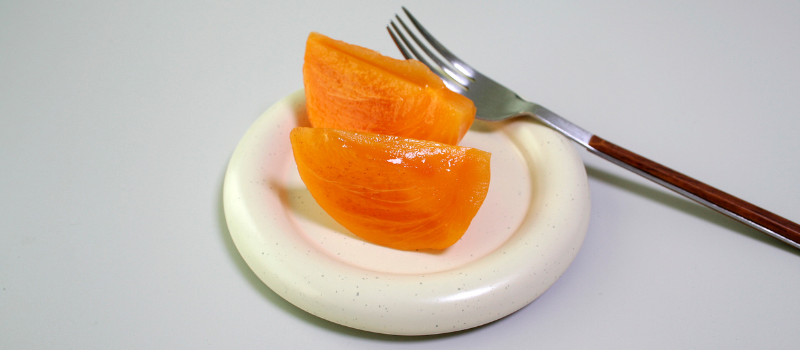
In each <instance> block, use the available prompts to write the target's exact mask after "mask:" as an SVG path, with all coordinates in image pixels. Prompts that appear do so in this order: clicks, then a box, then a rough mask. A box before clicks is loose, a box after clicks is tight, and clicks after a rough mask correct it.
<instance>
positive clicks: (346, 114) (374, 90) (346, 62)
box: [303, 33, 475, 145]
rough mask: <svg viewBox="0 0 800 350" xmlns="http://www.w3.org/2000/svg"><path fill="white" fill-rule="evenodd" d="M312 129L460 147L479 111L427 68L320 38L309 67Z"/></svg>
mask: <svg viewBox="0 0 800 350" xmlns="http://www.w3.org/2000/svg"><path fill="white" fill-rule="evenodd" d="M303 83H304V86H305V91H306V101H307V102H306V106H307V108H308V119H309V121H310V122H311V125H312V126H314V127H321V128H333V129H343V130H353V131H365V132H371V133H377V134H389V135H396V136H402V137H407V138H413V139H419V140H430V141H436V142H441V143H446V144H450V145H457V144H458V142H460V141H461V139H462V138H463V137H464V134H466V132H467V130H469V128H470V126H471V125H472V122H473V121H474V120H475V105H474V104H473V103H472V101H471V100H470V99H468V98H466V97H464V96H462V95H460V94H457V93H455V92H453V91H450V90H449V89H447V87H445V85H444V83H442V80H441V79H440V78H439V77H438V76H437V75H436V74H434V73H433V72H431V70H430V69H429V68H428V67H427V66H425V65H424V64H423V63H421V62H419V61H416V60H398V59H394V58H391V57H387V56H383V55H381V54H380V53H378V52H376V51H373V50H369V49H366V48H363V47H359V46H356V45H351V44H348V43H345V42H342V41H338V40H334V39H331V38H329V37H327V36H324V35H322V34H319V33H311V34H310V35H309V36H308V41H307V42H306V52H305V62H304V64H303Z"/></svg>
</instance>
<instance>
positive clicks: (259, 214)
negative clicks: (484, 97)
mask: <svg viewBox="0 0 800 350" xmlns="http://www.w3.org/2000/svg"><path fill="white" fill-rule="evenodd" d="M307 125H308V122H307V119H306V115H305V96H304V93H303V91H302V90H301V91H298V92H295V93H293V94H291V95H289V96H288V97H286V98H284V99H283V100H281V101H279V102H278V103H276V104H275V105H274V106H272V107H271V108H270V109H269V110H267V111H266V112H264V114H263V115H262V116H261V117H260V118H258V120H257V121H256V122H255V123H254V124H253V125H252V126H251V127H250V129H249V130H248V131H247V133H246V134H245V136H244V137H243V138H242V140H241V141H240V143H239V145H238V146H237V148H236V150H235V151H234V153H233V156H232V157H231V160H230V164H229V165H228V170H227V173H226V175H225V183H224V191H223V192H224V195H223V201H224V207H225V216H226V219H227V222H228V228H229V230H230V233H231V236H232V238H233V241H234V243H235V244H236V247H237V248H238V250H239V252H240V254H241V255H242V257H243V258H244V260H245V261H246V262H247V264H248V265H249V266H250V268H251V269H252V270H253V272H255V274H256V275H258V277H259V278H260V279H261V280H262V281H264V283H266V284H267V285H268V286H269V287H270V288H271V289H272V290H273V291H275V293H277V294H279V295H280V296H281V297H283V298H285V299H286V300H288V301H289V302H291V303H292V304H294V305H296V306H297V307H299V308H301V309H303V310H305V311H307V312H309V313H312V314H314V315H317V316H319V317H322V318H324V319H327V320H329V321H332V322H335V323H338V324H342V325H345V326H349V327H353V328H357V329H362V330H366V331H371V332H377V333H386V334H398V335H424V334H437V333H445V332H452V331H458V330H463V329H467V328H471V327H476V326H479V325H482V324H485V323H489V322H492V321H494V320H497V319H499V318H502V317H504V316H506V315H509V314H511V313H513V312H514V311H517V310H519V309H520V308H522V307H524V306H525V305H527V304H528V303H530V302H531V301H533V300H534V299H536V298H537V297H538V296H540V295H541V294H542V293H544V292H545V290H547V288H549V287H550V286H551V285H552V284H553V282H555V281H556V279H558V277H559V276H561V274H562V273H563V272H564V271H565V270H566V269H567V266H568V265H569V264H570V263H571V262H572V260H573V259H574V257H575V255H576V254H577V252H578V250H579V248H580V246H581V243H582V242H583V238H584V236H585V233H586V228H587V225H588V221H589V188H588V183H587V179H586V172H585V169H584V166H583V163H582V161H581V159H580V158H579V156H578V154H577V152H576V151H575V148H574V146H573V145H572V144H571V143H570V142H569V141H568V140H567V139H566V138H564V137H563V136H561V135H559V134H557V133H556V132H554V131H552V130H550V129H548V128H546V127H544V126H542V125H540V124H537V123H534V122H532V121H515V122H510V123H504V124H498V123H495V124H489V123H483V122H480V121H476V122H475V124H474V126H473V128H472V129H471V130H470V132H469V133H468V134H467V136H466V137H465V138H464V140H463V141H462V143H461V145H462V146H469V147H475V148H479V149H482V150H485V151H489V152H492V160H491V171H492V174H491V176H492V177H491V184H490V186H489V193H488V195H487V198H486V200H485V201H484V203H483V206H482V207H481V209H480V210H479V211H478V214H477V215H476V217H475V219H474V220H473V221H472V224H471V225H470V228H469V230H467V232H466V234H465V235H464V237H463V238H462V239H461V240H460V241H458V242H457V243H456V244H455V245H453V246H452V247H450V248H448V249H446V250H444V251H424V252H409V251H398V250H393V249H389V248H384V247H380V246H376V245H373V244H371V243H367V242H365V241H363V240H361V239H359V238H358V237H356V236H354V235H353V234H351V233H349V232H348V231H347V230H346V229H344V228H343V227H342V226H340V225H339V224H338V223H337V222H336V221H334V220H333V219H332V218H331V217H330V216H328V215H327V214H326V213H325V212H324V211H323V210H322V209H321V208H320V207H319V206H318V205H317V203H316V202H315V201H314V199H313V198H312V197H311V195H310V194H309V192H308V190H307V189H306V188H305V186H304V185H303V182H302V181H301V180H300V177H299V175H298V173H297V167H296V165H295V162H294V158H293V155H292V148H291V144H290V142H289V131H291V130H292V128H294V127H296V126H307Z"/></svg>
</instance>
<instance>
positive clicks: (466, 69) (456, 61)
mask: <svg viewBox="0 0 800 350" xmlns="http://www.w3.org/2000/svg"><path fill="white" fill-rule="evenodd" d="M403 12H405V13H406V16H408V19H410V20H411V23H413V24H414V27H416V28H417V30H418V31H419V33H420V34H422V36H423V37H425V40H427V41H428V43H430V44H431V46H433V48H434V49H436V51H438V52H439V54H441V55H442V57H444V58H445V59H447V60H448V61H450V63H451V64H452V65H453V67H455V68H456V69H458V70H459V71H461V73H464V75H466V76H468V77H470V78H472V79H475V78H477V77H478V76H479V75H480V73H478V71H476V70H475V69H474V68H472V67H470V65H468V64H466V63H464V61H462V60H461V59H460V58H458V57H456V55H454V54H453V53H452V52H450V50H448V49H447V48H446V47H444V45H442V44H441V43H440V42H439V41H438V40H436V38H434V37H433V35H431V33H429V32H428V31H427V30H426V29H425V27H423V26H422V24H421V23H419V21H417V19H416V18H414V15H412V14H411V12H409V11H408V9H406V8H405V6H403Z"/></svg>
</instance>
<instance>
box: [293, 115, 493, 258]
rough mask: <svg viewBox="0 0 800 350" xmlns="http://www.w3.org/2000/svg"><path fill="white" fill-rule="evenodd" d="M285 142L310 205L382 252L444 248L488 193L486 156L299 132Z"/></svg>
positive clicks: (423, 144) (400, 141) (378, 138)
mask: <svg viewBox="0 0 800 350" xmlns="http://www.w3.org/2000/svg"><path fill="white" fill-rule="evenodd" d="M290 138H291V142H292V150H293V151H294V158H295V161H296V162H297V169H298V170H299V172H300V177H301V178H302V180H303V182H304V183H305V184H306V187H308V190H309V191H310V192H311V195H312V196H313V197H314V199H315V200H316V201H317V203H319V205H320V206H321V207H322V208H323V209H324V210H325V211H326V212H327V213H328V214H329V215H330V216H331V217H333V218H334V219H335V220H336V221H338V222H339V223H340V224H342V226H344V227H345V228H347V229H348V230H350V231H351V232H352V233H353V234H355V235H356V236H358V237H361V238H362V239H364V240H366V241H368V242H372V243H375V244H379V245H383V246H387V247H390V248H395V249H401V250H416V249H444V248H447V247H449V246H450V245H452V244H453V243H455V242H456V241H458V240H459V239H460V238H461V236H463V235H464V232H465V231H466V230H467V228H468V227H469V224H470V222H471V221H472V218H473V217H474V216H475V214H476V213H477V212H478V209H479V208H480V206H481V204H482V203H483V200H484V198H486V193H487V191H488V189H489V175H490V173H489V160H490V157H491V154H490V153H488V152H485V151H481V150H478V149H474V148H468V147H460V146H452V145H447V144H442V143H437V142H432V141H421V140H413V139H407V138H402V137H397V136H390V135H381V134H372V133H361V132H353V131H344V130H335V129H323V128H306V127H298V128H295V129H293V130H292V132H291V134H290Z"/></svg>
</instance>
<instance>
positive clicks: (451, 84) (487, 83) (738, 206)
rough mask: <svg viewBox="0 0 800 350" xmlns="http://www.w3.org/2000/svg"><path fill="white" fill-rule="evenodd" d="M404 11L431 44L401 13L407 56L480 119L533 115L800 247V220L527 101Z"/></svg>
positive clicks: (394, 30)
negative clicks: (437, 78) (468, 104)
mask: <svg viewBox="0 0 800 350" xmlns="http://www.w3.org/2000/svg"><path fill="white" fill-rule="evenodd" d="M403 11H404V12H405V14H406V15H407V16H408V19H409V20H410V21H411V23H412V24H413V26H414V27H415V28H416V30H417V32H418V33H419V34H421V35H422V37H424V38H425V40H426V41H427V44H426V43H424V42H423V41H422V40H420V39H419V38H418V37H417V35H415V34H414V32H413V31H412V30H410V28H409V27H408V26H406V23H405V22H403V20H402V19H401V18H400V16H397V15H395V18H396V19H397V22H398V23H400V27H402V30H401V28H400V27H398V26H397V24H395V23H394V21H391V22H390V25H389V26H387V27H386V29H387V30H388V31H389V34H390V35H391V36H392V39H393V40H394V42H395V44H396V45H397V47H398V48H399V49H400V51H401V52H402V54H403V56H405V58H407V59H417V60H419V61H421V62H422V63H424V64H425V65H427V66H428V67H430V68H431V70H433V72H434V73H436V74H438V75H439V76H440V77H441V78H442V80H443V81H444V83H445V85H447V87H448V88H450V89H451V90H453V91H455V92H457V93H460V94H462V95H464V96H466V97H468V98H470V99H471V100H472V101H473V102H474V103H475V107H476V108H477V115H476V117H477V118H479V119H483V120H488V121H500V120H504V119H508V118H514V117H519V116H529V117H533V118H535V119H536V120H538V121H540V122H542V123H544V124H546V125H548V126H549V127H551V128H553V129H555V130H557V131H559V132H560V133H562V134H564V135H565V136H567V137H568V138H570V139H572V140H573V141H575V142H577V143H578V144H580V145H581V146H583V147H586V149H587V150H589V152H591V153H594V154H596V155H598V156H600V157H602V158H605V159H607V160H609V161H611V162H612V163H615V164H617V165H619V166H622V167H623V168H626V169H628V170H630V171H633V172H634V173H637V174H639V175H641V176H643V177H645V178H647V179H650V180H652V181H654V182H656V183H658V184H660V185H662V186H664V187H667V188H669V189H671V190H673V191H675V192H677V193H680V194H682V195H684V196H686V197H688V198H690V199H692V200H694V201H697V202H699V203H701V204H703V205H705V206H708V207H709V208H711V209H714V210H716V211H718V212H720V213H722V214H725V215H728V216H730V217H732V218H734V219H736V220H738V221H741V222H742V223H744V224H746V225H749V226H751V227H753V228H755V229H757V230H759V231H761V232H764V233H766V234H768V235H770V236H772V237H775V238H777V239H779V240H781V241H783V242H785V243H787V244H789V245H791V246H793V247H795V248H798V249H800V225H798V224H797V223H794V222H792V221H789V220H787V219H785V218H783V217H781V216H778V215H776V214H773V213H771V212H769V211H766V210H764V209H762V208H759V207H757V206H755V205H753V204H751V203H748V202H745V201H743V200H741V199H739V198H737V197H734V196H732V195H730V194H727V193H725V192H723V191H720V190H718V189H716V188H714V187H711V186H709V185H706V184H704V183H702V182H700V181H697V180H695V179H693V178H691V177H688V176H686V175H683V174H681V173H679V172H677V171H674V170H672V169H669V168H667V167H665V166H663V165H661V164H658V163H656V162H653V161H651V160H649V159H647V158H644V157H642V156H640V155H638V154H635V153H633V152H631V151H628V150H626V149H624V148H622V147H619V146H617V145H615V144H613V143H611V142H608V141H606V140H604V139H602V138H600V137H598V136H597V135H593V134H592V133H590V132H588V131H586V130H584V129H582V128H580V127H579V126H577V125H575V124H572V123H571V122H569V121H567V120H566V119H564V118H562V117H560V116H558V115H556V114H555V113H553V112H552V111H550V110H548V109H547V108H544V107H542V106H540V105H538V104H536V103H532V102H528V101H525V100H523V99H522V98H520V97H519V96H518V95H517V94H516V93H514V92H513V91H511V90H509V89H508V88H506V87H504V86H502V85H500V84H498V83H497V82H495V81H494V80H492V79H490V78H488V77H486V76H485V75H483V74H481V73H479V72H478V71H477V70H475V69H474V68H472V67H471V66H470V65H468V64H466V63H464V61H462V60H460V59H459V58H458V57H456V56H455V55H453V53H451V52H450V50H448V49H447V48H445V47H444V46H443V45H442V44H441V43H439V41H438V40H436V38H434V37H433V36H432V35H431V34H430V33H429V32H428V31H427V30H425V28H424V27H423V26H422V25H421V24H420V23H419V21H417V19H416V18H414V16H413V15H411V13H410V12H409V11H408V10H407V9H406V8H405V7H403ZM404 32H405V33H406V34H407V35H406V34H403V33H404ZM409 37H410V38H411V39H410V40H409ZM412 41H413V43H412ZM429 46H430V47H432V48H433V49H434V50H435V51H436V52H437V53H438V55H437V54H434V53H433V52H432V51H431V49H430V48H429ZM418 49H419V50H418ZM420 50H421V51H422V52H420ZM442 58H443V59H444V60H445V61H447V62H445V61H443V60H442Z"/></svg>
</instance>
